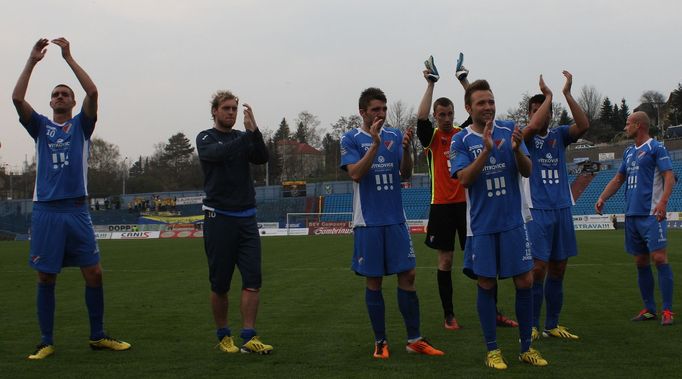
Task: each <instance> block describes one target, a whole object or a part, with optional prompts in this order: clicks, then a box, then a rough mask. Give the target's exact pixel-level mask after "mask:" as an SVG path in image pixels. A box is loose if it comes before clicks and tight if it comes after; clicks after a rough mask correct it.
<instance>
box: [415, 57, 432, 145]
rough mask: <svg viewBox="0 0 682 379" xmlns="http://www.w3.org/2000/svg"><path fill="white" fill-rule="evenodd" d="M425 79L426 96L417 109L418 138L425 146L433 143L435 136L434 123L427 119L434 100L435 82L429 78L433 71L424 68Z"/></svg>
mask: <svg viewBox="0 0 682 379" xmlns="http://www.w3.org/2000/svg"><path fill="white" fill-rule="evenodd" d="M423 73H424V79H426V91H425V92H424V96H422V101H421V103H419V109H417V138H419V142H421V144H422V146H423V147H425V148H426V147H428V146H429V145H431V138H433V129H434V127H433V125H432V124H431V123H429V122H427V120H428V119H429V111H430V110H431V101H432V100H433V89H434V87H435V83H436V82H434V81H433V80H429V74H430V73H431V71H429V70H424V71H423Z"/></svg>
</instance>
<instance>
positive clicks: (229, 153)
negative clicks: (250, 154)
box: [196, 132, 262, 162]
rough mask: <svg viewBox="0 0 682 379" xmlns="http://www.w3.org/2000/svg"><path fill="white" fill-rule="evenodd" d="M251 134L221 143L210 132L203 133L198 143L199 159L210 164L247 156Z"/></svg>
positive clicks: (198, 138)
mask: <svg viewBox="0 0 682 379" xmlns="http://www.w3.org/2000/svg"><path fill="white" fill-rule="evenodd" d="M249 134H253V132H247V133H244V134H243V135H241V136H239V137H238V138H235V139H233V140H232V141H230V142H222V143H221V142H219V141H218V140H217V139H216V138H214V137H213V136H212V135H211V134H209V133H208V132H201V133H199V135H198V136H197V141H196V143H197V154H199V159H201V160H202V161H209V162H222V161H225V160H228V159H230V158H232V157H233V156H236V155H238V154H246V153H247V149H248V148H249V139H250V136H249ZM261 139H262V137H261Z"/></svg>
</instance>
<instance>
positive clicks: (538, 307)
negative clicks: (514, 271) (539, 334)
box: [533, 282, 545, 330]
mask: <svg viewBox="0 0 682 379" xmlns="http://www.w3.org/2000/svg"><path fill="white" fill-rule="evenodd" d="M544 297H545V286H544V283H542V282H540V283H533V326H534V327H536V328H538V330H540V312H542V300H543V298H544Z"/></svg>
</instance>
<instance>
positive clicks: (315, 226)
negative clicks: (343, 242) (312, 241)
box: [308, 221, 353, 236]
mask: <svg viewBox="0 0 682 379" xmlns="http://www.w3.org/2000/svg"><path fill="white" fill-rule="evenodd" d="M308 231H309V234H310V235H314V236H319V235H324V234H353V223H352V222H351V221H310V222H308Z"/></svg>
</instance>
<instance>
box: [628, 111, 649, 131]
mask: <svg viewBox="0 0 682 379" xmlns="http://www.w3.org/2000/svg"><path fill="white" fill-rule="evenodd" d="M630 117H631V118H632V121H634V122H636V123H637V124H639V125H641V126H643V127H645V128H647V129H649V125H651V120H649V116H648V115H647V114H646V113H645V112H642V111H637V112H635V113H633V114H631V115H630Z"/></svg>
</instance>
